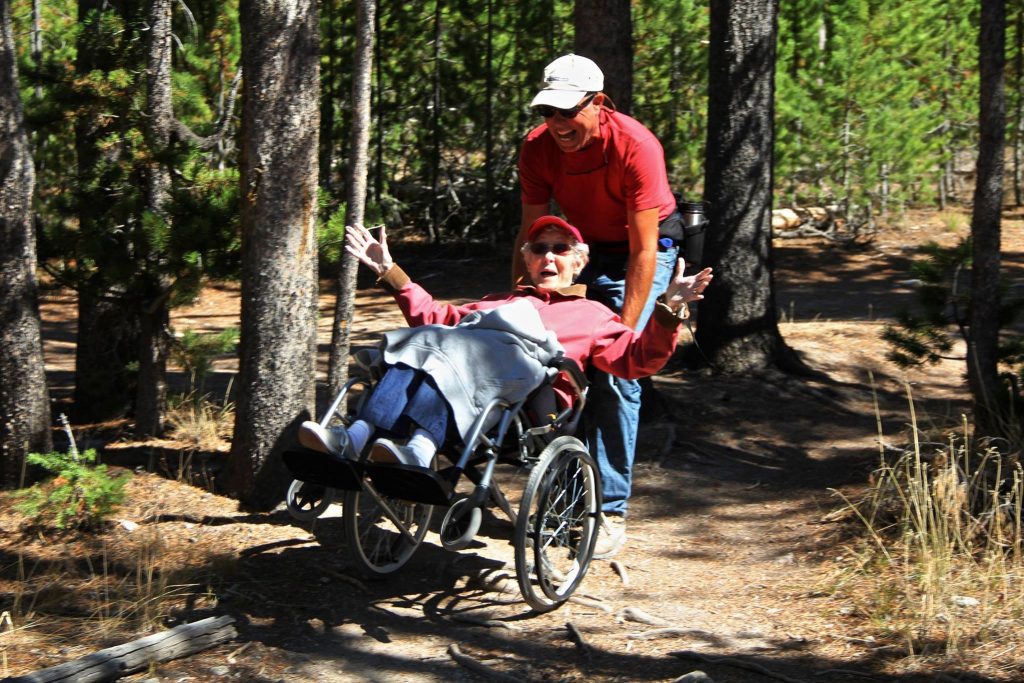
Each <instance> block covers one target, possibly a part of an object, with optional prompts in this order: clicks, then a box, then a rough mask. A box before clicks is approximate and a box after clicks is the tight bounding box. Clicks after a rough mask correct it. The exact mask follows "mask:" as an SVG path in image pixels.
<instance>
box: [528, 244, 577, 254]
mask: <svg viewBox="0 0 1024 683" xmlns="http://www.w3.org/2000/svg"><path fill="white" fill-rule="evenodd" d="M549 251H550V252H551V253H552V254H554V255H555V256H565V255H566V254H568V253H569V252H570V251H572V245H571V244H566V243H565V242H555V243H554V244H549V243H547V242H530V253H531V254H536V255H537V256H543V255H544V254H546V253H548V252H549Z"/></svg>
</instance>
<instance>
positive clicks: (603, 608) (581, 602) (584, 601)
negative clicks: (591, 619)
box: [569, 595, 613, 614]
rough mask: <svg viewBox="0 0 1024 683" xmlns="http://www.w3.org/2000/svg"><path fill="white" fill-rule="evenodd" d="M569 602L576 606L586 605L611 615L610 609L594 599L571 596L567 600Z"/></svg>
mask: <svg viewBox="0 0 1024 683" xmlns="http://www.w3.org/2000/svg"><path fill="white" fill-rule="evenodd" d="M569 602H575V603H576V604H578V605H586V606H587V607H593V608H595V609H599V610H601V611H602V612H605V613H606V614H611V613H612V612H613V610H612V608H611V607H609V606H608V605H605V604H603V603H602V602H600V601H599V600H597V599H596V598H589V597H586V596H583V595H573V596H572V597H570V598H569Z"/></svg>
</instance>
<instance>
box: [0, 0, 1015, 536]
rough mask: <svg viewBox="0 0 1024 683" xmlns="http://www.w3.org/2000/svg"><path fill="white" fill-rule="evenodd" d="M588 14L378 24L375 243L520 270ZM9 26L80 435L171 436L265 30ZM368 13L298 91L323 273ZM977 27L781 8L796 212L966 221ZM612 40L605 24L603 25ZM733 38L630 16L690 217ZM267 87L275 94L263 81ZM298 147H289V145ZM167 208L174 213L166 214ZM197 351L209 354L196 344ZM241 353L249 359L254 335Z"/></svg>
mask: <svg viewBox="0 0 1024 683" xmlns="http://www.w3.org/2000/svg"><path fill="white" fill-rule="evenodd" d="M580 4H581V3H575V4H574V3H567V2H553V1H548V2H510V3H496V2H493V0H478V1H476V2H450V3H443V2H440V1H438V2H435V3H433V4H422V3H396V2H390V3H389V2H382V3H380V4H379V5H377V6H376V13H375V15H374V20H373V21H374V31H373V34H374V39H373V41H372V49H373V57H374V58H373V68H372V73H371V90H370V107H369V111H370V116H371V125H370V127H369V140H368V151H369V155H368V162H369V163H368V179H369V182H368V190H367V192H366V210H365V222H367V223H370V222H377V221H380V222H384V223H386V224H387V225H388V226H389V227H390V226H395V227H396V228H398V227H400V228H401V229H400V230H396V232H398V233H400V234H401V235H402V237H403V238H404V239H405V240H408V241H409V242H417V241H426V242H431V243H435V244H438V243H440V244H444V243H448V244H471V243H477V244H479V243H483V244H489V245H491V246H492V247H496V248H498V249H499V250H500V249H502V248H504V247H505V246H506V245H507V244H509V243H510V242H511V239H512V237H513V234H514V232H515V230H516V228H517V221H518V204H519V197H518V186H517V179H516V173H515V166H516V157H517V154H518V148H519V144H520V142H521V140H522V138H523V136H524V135H525V133H526V132H527V131H528V130H530V129H531V128H532V127H533V126H534V125H535V124H536V123H537V122H538V121H537V119H536V118H535V117H534V116H533V115H531V113H530V112H529V110H528V106H527V105H528V102H529V100H530V98H531V97H532V95H533V93H534V92H535V90H536V88H537V86H538V85H539V80H540V74H541V72H542V69H543V66H544V65H545V64H546V63H547V62H549V61H550V60H551V59H552V58H553V57H554V56H557V55H559V54H563V53H565V52H569V51H572V50H573V49H574V44H575V43H576V42H577V36H576V33H577V32H579V31H580V29H581V27H586V25H587V24H588V18H587V17H586V16H583V17H582V18H581V16H580V13H579V7H580ZM620 4H621V3H620ZM712 4H714V3H712ZM737 4H743V3H737ZM746 4H747V5H748V6H750V5H753V4H756V3H746ZM4 5H5V9H9V12H10V14H9V16H10V21H11V29H12V32H11V34H10V35H11V36H12V37H13V44H14V47H15V48H16V57H17V73H18V76H19V79H20V80H19V83H18V85H19V87H20V101H21V104H22V106H23V108H24V117H25V119H24V123H25V130H26V132H27V134H28V143H29V147H30V150H31V157H32V162H33V166H34V169H35V182H34V192H33V194H32V201H33V212H32V221H33V224H32V227H33V229H34V230H33V232H34V234H35V235H36V236H37V237H38V244H37V245H36V249H37V252H38V262H39V264H40V266H41V268H42V270H43V271H44V275H43V277H42V286H43V287H45V288H54V289H59V288H66V289H70V290H73V291H75V292H76V294H77V298H76V300H77V307H78V349H77V370H76V381H75V390H74V392H75V393H74V396H73V398H72V400H71V401H70V402H69V403H68V404H67V407H68V409H69V410H70V411H71V418H72V422H73V423H75V424H87V423H95V422H98V421H102V420H108V419H111V418H122V417H124V416H132V417H133V418H134V420H135V428H136V431H137V432H138V433H139V434H140V436H152V435H155V434H158V433H160V432H161V431H162V429H163V427H164V423H163V417H164V414H163V411H164V410H165V409H166V406H164V405H161V404H160V397H159V393H158V392H157V393H152V394H147V393H146V392H145V391H144V388H145V387H146V386H149V385H150V384H153V383H154V382H155V383H159V382H163V381H164V378H163V377H162V374H163V372H164V371H165V369H162V368H157V367H153V363H152V357H147V353H146V344H145V341H146V340H147V339H151V340H154V343H157V342H158V341H159V338H160V337H161V336H162V335H163V332H164V329H165V327H166V325H167V323H168V320H169V318H168V315H167V313H168V310H169V309H172V308H174V307H176V306H181V305H185V304H187V303H189V302H190V301H193V300H194V298H195V297H196V296H197V294H198V293H199V292H200V290H201V288H202V286H203V285H204V284H205V283H208V282H210V281H215V280H226V279H227V280H230V279H241V278H243V277H244V273H243V270H244V267H243V263H244V262H245V254H244V251H243V250H244V240H243V239H242V232H243V230H244V229H245V217H244V215H243V214H244V210H243V205H244V203H245V202H244V201H243V200H244V197H243V196H242V194H241V191H240V187H243V186H244V182H243V176H244V171H243V164H244V161H245V153H244V152H243V150H244V149H245V145H246V139H247V137H246V132H245V131H243V130H241V127H240V125H239V121H240V120H241V119H242V117H241V115H240V114H239V110H240V109H241V107H242V103H243V101H244V97H243V94H242V91H243V85H242V84H243V82H244V81H243V77H242V63H243V61H244V54H243V47H242V43H243V41H242V35H243V33H244V32H245V21H246V20H247V19H249V18H250V17H249V15H247V14H246V13H245V12H244V11H243V12H242V13H241V15H240V9H239V3H238V2H235V1H234V0H228V1H227V2H218V3H212V2H205V1H204V2H191V3H178V4H176V5H174V6H173V13H171V11H170V10H169V9H168V11H167V13H166V15H167V20H168V22H169V23H168V24H166V25H163V24H161V23H160V21H159V20H157V18H156V15H155V14H154V13H153V9H154V8H155V7H158V6H161V7H165V8H170V7H171V3H169V2H156V1H153V2H143V1H142V0H119V1H116V2H103V1H100V0H77V1H65V0H48V1H47V2H42V1H41V0H32V1H30V0H7V2H5V3H4ZM365 5H366V3H345V2H340V1H337V0H325V2H322V3H320V5H319V18H318V21H319V24H320V25H319V27H318V43H319V45H318V50H317V51H316V52H318V54H319V56H318V57H317V58H316V59H317V60H318V65H316V66H318V69H317V68H314V69H309V70H307V71H306V73H305V77H306V79H308V80H303V81H302V82H301V83H296V84H293V85H295V86H296V87H297V88H298V89H300V90H302V91H304V92H306V93H310V92H313V91H315V90H317V87H316V86H317V85H318V86H319V88H318V90H319V93H318V94H319V98H318V99H317V100H316V101H317V102H318V103H319V116H318V117H312V118H311V119H310V120H313V119H316V118H318V122H319V129H318V130H317V133H318V140H319V142H318V147H317V149H316V153H315V157H317V158H318V162H319V163H318V164H317V166H318V168H319V175H318V177H317V178H315V179H314V182H315V184H316V185H317V186H318V189H319V192H318V193H317V196H318V197H319V199H318V202H317V205H316V207H315V211H314V212H313V213H315V216H314V223H315V227H316V245H317V249H316V260H317V264H316V266H317V268H316V269H314V268H313V267H312V264H311V267H310V269H309V271H310V273H314V272H316V271H318V272H319V274H320V275H321V276H322V277H324V278H328V277H332V276H333V275H334V273H336V272H337V270H338V267H339V258H340V255H341V250H340V244H341V240H342V235H343V225H344V223H345V221H346V219H348V218H350V217H351V215H352V206H351V205H350V203H347V202H346V199H345V198H346V197H348V196H350V195H351V192H352V188H353V172H352V171H351V165H352V158H351V157H352V147H353V146H352V144H351V140H352V139H353V130H354V128H355V127H356V126H357V119H358V116H357V110H358V106H357V103H356V99H357V94H356V93H357V92H358V88H357V87H356V85H357V84H356V83H355V82H354V74H356V73H357V69H355V68H353V58H352V55H353V54H355V53H357V51H358V44H357V43H358V40H357V38H358V36H359V35H360V17H359V15H358V12H357V9H358V8H359V7H364V6H365ZM248 6H249V7H251V5H248ZM243 7H244V5H243ZM1004 9H1005V10H1007V11H1008V16H1007V17H1006V19H1007V20H1008V21H1007V26H1008V29H1009V30H1008V32H1007V35H1006V38H1007V41H1006V44H1007V45H1008V49H1007V52H1006V55H1007V56H1008V59H1007V60H1006V62H1005V72H1004V74H1003V75H1004V77H1005V81H1006V84H1007V87H1006V89H1005V97H1006V100H1005V112H1006V120H1005V122H1004V124H1005V126H1004V129H1005V133H1006V135H1007V141H1008V151H1007V154H1006V159H1007V161H1008V169H1009V170H1010V172H1009V173H1008V174H1007V178H1006V180H1007V182H1006V187H1007V188H1008V189H1009V191H1010V192H1009V194H1010V196H1011V197H1012V202H1013V203H1016V204H1020V201H1021V193H1022V171H1021V157H1022V152H1021V142H1022V140H1021V138H1022V135H1021V131H1022V127H1024V126H1022V101H1024V100H1022V96H1021V90H1022V88H1021V85H1022V78H1024V76H1022V73H1024V68H1022V63H1024V61H1022V60H1024V48H1022V46H1024V39H1022V35H1024V28H1022V26H1024V8H1022V3H1020V2H1008V3H1005V4H1004ZM980 15H981V10H980V8H979V7H976V6H975V5H974V4H973V3H956V2H951V1H950V2H937V3H936V2H922V1H920V0H911V1H909V2H903V3H899V4H898V6H897V3H885V2H875V1H868V0H864V1H859V0H851V1H850V2H844V3H841V6H836V4H834V3H821V2H812V1H804V0H794V1H793V2H783V3H781V4H780V5H779V15H778V25H777V43H776V49H777V52H776V53H775V55H774V61H773V63H771V64H768V65H767V67H768V68H769V69H772V70H773V75H774V86H775V90H774V104H775V112H774V120H773V124H774V126H773V132H774V146H773V147H772V148H771V158H770V159H765V160H763V162H764V163H766V164H767V165H768V166H769V167H770V169H771V174H772V177H773V178H774V181H775V182H774V204H775V206H776V207H779V206H789V205H792V206H815V207H827V211H828V212H829V215H831V216H833V217H834V218H835V221H834V225H835V226H839V227H840V228H841V230H842V231H843V232H844V233H845V236H846V237H848V238H850V239H857V238H858V237H869V236H870V235H871V234H872V231H873V230H874V228H875V226H876V223H880V222H884V223H886V224H889V225H897V226H898V225H900V224H901V222H903V221H904V220H905V216H907V215H909V214H910V213H912V212H913V211H914V210H916V209H919V208H922V207H927V208H934V209H937V210H944V209H946V208H947V207H948V206H951V205H954V204H959V203H965V202H967V200H969V199H970V194H971V192H973V191H974V189H975V188H974V183H973V180H974V177H973V176H974V173H975V167H976V163H977V161H978V158H979V154H978V151H979V148H980V147H981V136H980V135H979V130H980V129H982V128H983V126H982V125H981V124H982V121H981V119H982V112H979V108H978V102H979V99H983V98H984V94H983V88H982V82H981V78H980V74H979V67H978V65H979V61H981V60H982V55H981V54H980V51H979V25H980V24H981V23H983V22H982V21H981V16H980ZM311 16H315V13H313V14H312V15H311ZM363 18H365V15H364V17H363ZM602 19H607V17H601V16H599V15H597V14H595V15H594V16H591V17H590V18H589V23H590V24H591V26H590V28H593V27H594V26H597V27H598V28H600V27H601V20H602ZM250 20H251V19H250ZM710 24H711V16H710V12H709V8H708V7H707V6H705V5H703V4H698V3H690V2H644V3H635V4H633V5H632V6H631V19H630V30H629V35H630V59H631V62H632V64H631V68H630V69H629V78H628V80H627V81H625V82H626V83H627V85H622V84H623V82H624V81H622V80H617V81H616V82H615V83H614V87H610V88H609V89H610V90H611V94H612V97H613V99H614V100H615V101H616V102H617V104H618V106H619V108H620V109H622V110H624V111H628V112H630V113H631V114H632V115H634V116H635V117H636V118H638V119H639V120H641V121H642V122H643V123H644V124H646V125H647V126H648V127H650V128H651V129H652V130H653V131H654V133H655V134H656V135H657V136H658V137H659V139H660V140H661V141H662V143H663V145H664V147H665V151H666V158H667V162H668V168H669V174H670V180H671V182H672V185H673V187H674V188H675V189H676V190H678V191H680V192H682V194H683V195H684V196H685V198H687V199H691V200H692V199H700V198H702V196H704V193H705V189H706V188H705V187H704V183H705V178H706V173H707V169H706V168H705V160H706V159H707V158H708V154H707V152H708V150H706V149H705V145H706V144H707V143H706V140H707V131H708V130H709V129H710V128H711V127H712V124H713V123H714V122H712V121H710V120H709V114H708V112H709V110H710V109H711V107H710V106H709V99H710V98H709V92H710V86H711V85H712V84H710V83H709V78H708V73H709V43H710V40H709V33H710V31H711V27H710ZM259 28H263V29H266V26H262V27H260V26H255V27H254V26H253V25H251V24H250V30H251V33H250V34H249V35H253V36H256V35H271V36H272V35H273V31H272V30H271V31H264V32H263V33H262V34H261V33H260V32H259V31H257V30H256V29H259ZM773 28H774V27H773ZM157 31H166V32H167V33H166V35H167V36H168V38H169V40H170V41H171V42H172V43H173V49H172V50H171V53H170V54H171V59H170V61H169V63H167V64H165V65H163V66H160V65H158V64H155V63H154V61H153V55H154V52H153V50H152V49H151V47H150V46H151V44H152V43H153V41H152V36H153V35H155V33H156V32H157ZM307 33H308V35H309V36H315V35H317V31H315V30H310V31H307ZM981 44H982V45H984V44H985V43H984V41H982V42H981ZM999 63H1000V65H1001V66H1002V64H1003V63H1002V62H999ZM160 69H166V70H165V71H164V72H163V73H165V74H166V76H167V78H168V79H169V84H170V90H169V92H170V95H171V96H170V98H169V99H168V100H167V101H165V102H163V103H157V104H156V105H155V104H154V103H155V102H156V98H154V94H153V91H152V87H151V78H152V76H153V74H155V73H157V72H158V71H160ZM247 69H248V67H247ZM246 76H247V77H248V78H251V79H252V80H253V81H257V80H258V79H257V77H256V76H254V75H253V72H252V70H248V71H247V72H246ZM254 94H255V93H254V92H250V99H251V98H252V96H253V95H254ZM158 110H159V111H160V112H162V114H166V113H167V112H170V113H171V117H170V119H161V120H162V121H163V122H164V123H166V124H167V125H166V126H165V128H164V129H162V130H158V126H155V125H154V122H156V121H157V120H158V118H160V117H157V116H155V115H154V112H157V111H158ZM300 123H301V122H300ZM307 128H308V126H307ZM250 133H251V131H250ZM169 141H173V142H169ZM278 142H279V147H280V148H281V149H282V150H286V149H287V148H288V145H289V143H290V142H291V137H290V136H287V135H283V136H280V140H279V141H278ZM310 167H312V165H310ZM157 168H159V169H162V170H163V171H166V173H163V172H157V171H155V170H154V169H157ZM278 170H280V169H278ZM154 179H156V180H154ZM296 182H297V183H298V182H299V178H298V176H296ZM154 183H155V184H154ZM156 195H161V196H163V197H164V199H163V200H161V201H160V202H157V203H154V201H153V198H154V196H156ZM715 227H719V228H721V226H715ZM961 255H962V253H961ZM310 300H312V298H310ZM174 332H176V333H177V335H178V338H179V339H189V336H188V330H175V331H174ZM140 339H141V340H142V343H140ZM219 343H222V344H223V348H225V349H228V348H230V347H231V346H232V339H231V338H230V335H229V336H228V337H225V338H224V339H222V340H221V342H219ZM160 353H163V351H160ZM157 355H159V354H157ZM285 355H288V354H285ZM925 355H927V353H925ZM199 374H201V373H199ZM304 380H305V381H309V382H311V380H312V378H311V377H305V378H304ZM154 386H155V385H154ZM140 387H141V389H140ZM143 417H145V419H143ZM275 428H276V427H275ZM236 434H237V432H236ZM6 460H7V459H6V453H5V454H4V457H2V458H0V474H2V475H3V476H0V481H2V482H3V483H4V485H6V486H10V485H11V482H13V481H16V480H18V477H19V475H21V474H23V472H24V470H23V469H22V468H21V467H10V466H7V467H4V465H5V462H6ZM9 464H10V463H9V462H7V465H9ZM19 464H20V463H19ZM1015 547H1019V534H1018V537H1017V541H1016V546H1015Z"/></svg>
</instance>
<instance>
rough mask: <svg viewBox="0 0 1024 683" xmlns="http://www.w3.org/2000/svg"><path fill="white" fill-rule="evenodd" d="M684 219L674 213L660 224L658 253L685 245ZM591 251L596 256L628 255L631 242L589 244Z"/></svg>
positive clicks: (676, 212)
mask: <svg viewBox="0 0 1024 683" xmlns="http://www.w3.org/2000/svg"><path fill="white" fill-rule="evenodd" d="M682 230H683V217H682V215H681V214H680V213H679V212H678V211H673V212H672V213H670V214H669V215H668V217H667V218H665V220H663V221H661V222H660V223H658V251H668V250H669V249H671V248H672V247H675V246H678V245H681V244H682V243H683V233H682ZM587 244H589V245H590V250H591V251H592V252H594V253H596V254H628V253H629V240H622V241H621V242H587Z"/></svg>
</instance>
